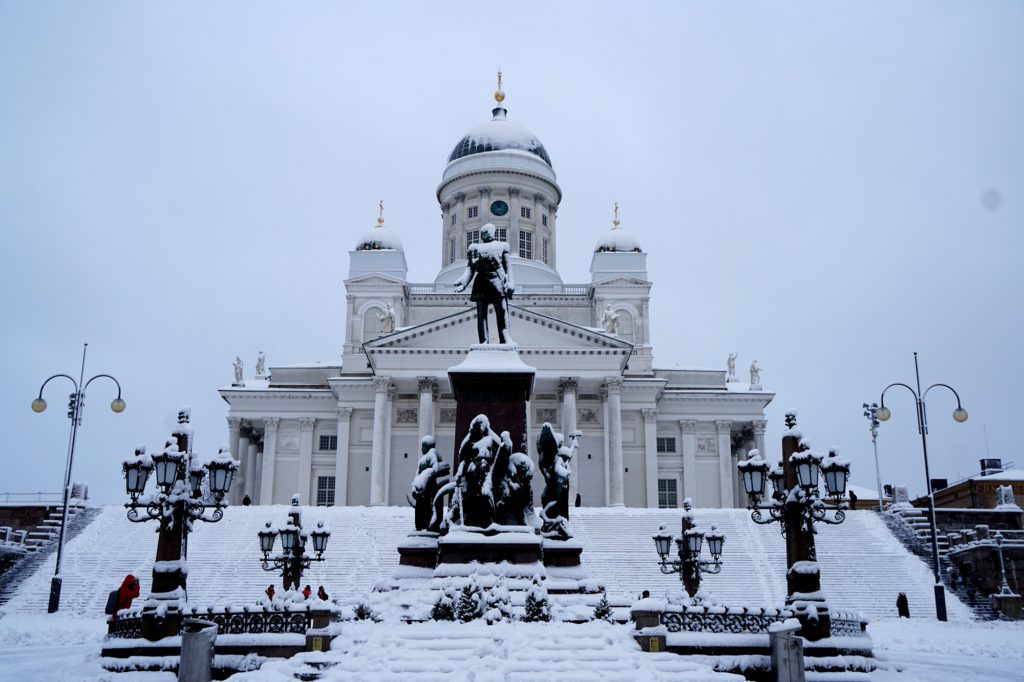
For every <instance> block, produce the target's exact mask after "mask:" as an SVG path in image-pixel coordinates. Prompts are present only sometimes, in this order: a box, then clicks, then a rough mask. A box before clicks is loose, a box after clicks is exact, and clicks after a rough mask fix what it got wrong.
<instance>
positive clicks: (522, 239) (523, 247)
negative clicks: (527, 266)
mask: <svg viewBox="0 0 1024 682" xmlns="http://www.w3.org/2000/svg"><path fill="white" fill-rule="evenodd" d="M519 257H520V258H533V234H531V233H529V232H525V231H523V230H520V231H519Z"/></svg>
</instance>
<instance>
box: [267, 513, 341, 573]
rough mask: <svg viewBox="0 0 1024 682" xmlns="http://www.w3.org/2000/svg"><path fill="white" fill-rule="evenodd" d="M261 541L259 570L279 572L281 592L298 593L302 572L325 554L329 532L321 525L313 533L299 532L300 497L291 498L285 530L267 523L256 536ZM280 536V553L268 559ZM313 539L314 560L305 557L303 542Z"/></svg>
mask: <svg viewBox="0 0 1024 682" xmlns="http://www.w3.org/2000/svg"><path fill="white" fill-rule="evenodd" d="M257 535H259V537H260V551H261V552H263V560H262V562H261V564H260V565H261V566H262V567H263V570H264V571H281V582H282V584H283V585H284V589H286V590H287V589H292V588H294V589H296V590H297V589H299V586H300V585H301V584H302V572H303V571H304V570H305V569H307V568H309V567H310V566H312V565H313V562H314V561H324V560H325V559H324V552H325V551H326V550H327V539H328V538H330V537H331V531H329V530H327V529H326V528H324V522H323V521H319V522H318V523H317V524H316V530H314V531H312V532H309V531H304V530H302V510H301V509H300V508H299V496H298V495H293V496H292V510H291V511H290V512H288V523H287V524H286V525H285V527H284V528H280V529H278V528H274V527H273V526H272V525H271V523H270V521H267V526H266V528H264V529H263V530H261V531H259V532H258V533H257ZM278 535H280V536H281V553H280V554H275V555H274V556H271V555H270V553H271V552H273V551H274V541H275V540H276V538H277V536H278ZM307 538H308V539H312V541H313V551H314V552H316V556H310V555H307V554H306V540H307Z"/></svg>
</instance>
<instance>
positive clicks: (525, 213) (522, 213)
mask: <svg viewBox="0 0 1024 682" xmlns="http://www.w3.org/2000/svg"><path fill="white" fill-rule="evenodd" d="M532 212H533V211H532V210H531V209H530V207H529V206H520V207H519V217H520V218H529V217H530V214H531V213H532Z"/></svg>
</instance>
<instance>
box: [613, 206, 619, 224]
mask: <svg viewBox="0 0 1024 682" xmlns="http://www.w3.org/2000/svg"><path fill="white" fill-rule="evenodd" d="M612 225H614V226H615V227H618V226H619V202H617V201H616V202H615V220H613V221H612Z"/></svg>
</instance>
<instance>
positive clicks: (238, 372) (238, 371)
mask: <svg viewBox="0 0 1024 682" xmlns="http://www.w3.org/2000/svg"><path fill="white" fill-rule="evenodd" d="M234 367H235V384H236V385H238V384H241V383H242V358H240V357H238V356H237V355H236V356H235V363H234Z"/></svg>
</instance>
